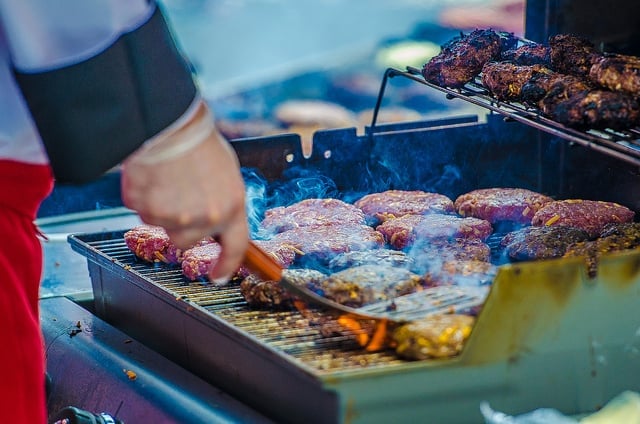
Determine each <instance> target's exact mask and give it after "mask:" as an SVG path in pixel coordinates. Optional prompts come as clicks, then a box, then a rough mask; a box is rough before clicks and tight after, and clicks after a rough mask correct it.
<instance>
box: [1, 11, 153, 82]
mask: <svg viewBox="0 0 640 424" xmlns="http://www.w3.org/2000/svg"><path fill="white" fill-rule="evenodd" d="M155 7H156V5H155V2H149V1H147V0H0V20H1V21H2V26H3V27H4V30H5V35H6V38H7V43H8V46H9V51H10V55H11V61H12V63H13V66H14V67H15V68H16V69H19V70H20V71H22V72H41V71H46V70H51V69H56V68H59V67H63V66H68V65H71V64H74V63H78V62H81V61H84V60H86V59H88V58H90V57H93V56H95V55H97V54H98V53H100V52H101V51H103V50H105V49H106V48H107V47H108V46H110V45H111V44H113V43H114V41H115V40H116V39H117V38H118V37H120V36H121V35H122V34H123V33H126V32H128V31H130V30H131V29H134V28H136V27H139V26H140V25H141V23H142V22H144V21H146V20H148V19H149V17H150V16H151V15H152V14H153V12H154V10H155Z"/></svg>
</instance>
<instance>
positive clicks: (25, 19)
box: [0, 0, 156, 164]
mask: <svg viewBox="0 0 640 424" xmlns="http://www.w3.org/2000/svg"><path fill="white" fill-rule="evenodd" d="M155 7H156V6H155V3H154V2H148V1H146V0H0V159H11V160H16V161H20V162H25V163H31V164H46V163H48V159H47V155H46V153H45V150H44V147H43V145H42V141H41V140H40V137H39V135H38V131H37V128H36V127H35V124H34V123H33V120H32V118H31V115H30V113H29V110H28V108H27V106H26V103H25V101H24V99H23V97H22V95H21V93H20V90H19V88H18V87H17V86H16V83H15V81H14V79H13V74H12V69H13V68H15V69H18V70H20V71H21V72H33V73H37V72H45V71H50V70H53V69H57V68H61V67H64V66H68V65H72V64H76V63H79V62H82V61H84V60H87V59H89V58H91V57H93V56H95V55H97V54H99V53H100V52H102V51H104V50H105V49H106V48H108V47H109V46H110V45H111V44H113V43H114V42H115V41H116V40H117V38H118V37H119V36H120V35H122V34H123V33H125V32H128V31H131V30H132V29H135V28H137V27H138V26H140V25H141V24H142V23H143V22H145V21H147V20H148V19H149V17H150V16H151V15H152V14H153V12H154V10H155Z"/></svg>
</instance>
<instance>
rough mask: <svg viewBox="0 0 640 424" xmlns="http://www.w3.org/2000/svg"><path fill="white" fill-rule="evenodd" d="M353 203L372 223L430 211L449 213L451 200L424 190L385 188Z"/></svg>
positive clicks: (452, 209)
mask: <svg viewBox="0 0 640 424" xmlns="http://www.w3.org/2000/svg"><path fill="white" fill-rule="evenodd" d="M354 205H355V206H356V207H358V208H360V209H361V210H362V212H364V214H365V216H366V218H367V221H368V222H370V223H372V224H377V223H379V222H384V221H386V220H387V219H391V218H398V217H400V216H403V215H408V214H412V215H424V214H426V213H430V212H438V213H451V212H453V211H454V208H453V201H452V200H451V199H449V198H448V197H447V196H445V195H442V194H438V193H429V192H425V191H419V190H415V191H404V190H387V191H383V192H381V193H371V194H367V195H366V196H363V197H362V198H360V199H359V200H358V201H356V202H355V203H354Z"/></svg>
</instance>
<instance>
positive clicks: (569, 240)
mask: <svg viewBox="0 0 640 424" xmlns="http://www.w3.org/2000/svg"><path fill="white" fill-rule="evenodd" d="M588 238H589V234H588V233H587V232H586V231H584V230H581V229H579V228H574V227H567V226H564V225H559V226H552V227H546V226H543V227H525V228H522V229H520V230H516V231H512V232H510V233H508V234H506V235H505V236H504V237H503V238H502V240H501V241H500V246H501V247H502V248H504V250H505V253H506V254H507V255H508V256H509V258H510V259H513V260H516V261H529V260H536V259H552V258H560V257H562V256H563V255H564V254H565V252H566V250H567V247H569V246H570V245H572V244H573V243H577V242H580V241H585V240H587V239H588Z"/></svg>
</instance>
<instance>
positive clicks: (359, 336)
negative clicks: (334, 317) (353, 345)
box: [338, 315, 369, 346]
mask: <svg viewBox="0 0 640 424" xmlns="http://www.w3.org/2000/svg"><path fill="white" fill-rule="evenodd" d="M338 324H340V325H341V326H343V327H345V328H347V329H349V330H351V331H352V332H353V334H354V335H355V336H356V340H357V341H358V344H359V345H360V346H367V345H368V343H369V335H368V334H367V332H366V331H365V330H364V329H363V328H362V326H361V325H360V323H359V322H358V320H357V319H354V318H352V317H350V316H348V315H341V316H340V317H339V318H338Z"/></svg>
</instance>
